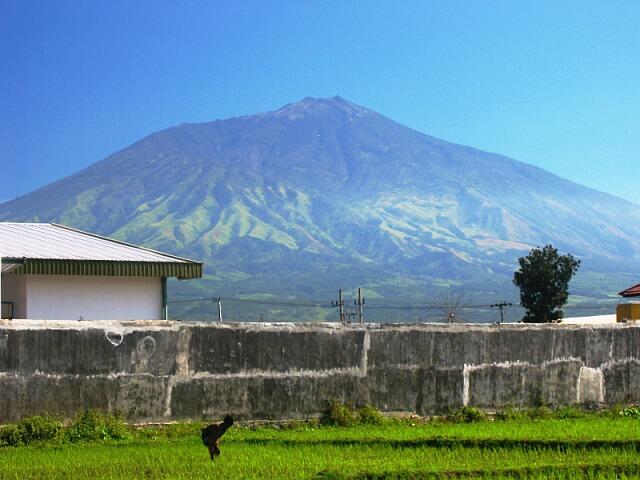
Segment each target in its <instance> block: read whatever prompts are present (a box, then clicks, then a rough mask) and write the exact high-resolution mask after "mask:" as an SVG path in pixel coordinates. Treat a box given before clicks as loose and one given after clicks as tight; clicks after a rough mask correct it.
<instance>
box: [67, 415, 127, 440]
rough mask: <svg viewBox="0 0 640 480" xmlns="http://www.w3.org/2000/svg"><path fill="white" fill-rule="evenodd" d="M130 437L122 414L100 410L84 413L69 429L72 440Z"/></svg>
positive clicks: (68, 435)
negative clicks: (105, 412) (104, 412)
mask: <svg viewBox="0 0 640 480" xmlns="http://www.w3.org/2000/svg"><path fill="white" fill-rule="evenodd" d="M129 437H130V432H129V428H128V427H127V424H126V423H125V422H124V420H123V419H122V417H121V416H120V415H118V414H116V415H108V414H103V413H102V412H100V411H98V410H87V411H86V412H84V413H82V414H81V415H79V416H78V417H77V418H76V420H75V421H74V422H73V423H72V424H71V425H70V426H69V428H68V430H67V438H68V440H69V441H70V442H83V441H96V440H109V439H110V440H122V439H125V438H129Z"/></svg>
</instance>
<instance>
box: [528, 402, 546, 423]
mask: <svg viewBox="0 0 640 480" xmlns="http://www.w3.org/2000/svg"><path fill="white" fill-rule="evenodd" d="M527 415H528V416H529V418H530V419H531V420H545V419H547V418H551V410H549V408H548V407H545V406H544V405H543V406H541V407H533V408H530V409H528V410H527Z"/></svg>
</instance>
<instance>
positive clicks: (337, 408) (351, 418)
mask: <svg viewBox="0 0 640 480" xmlns="http://www.w3.org/2000/svg"><path fill="white" fill-rule="evenodd" d="M323 420H324V423H327V424H329V425H337V426H339V427H352V426H354V425H356V424H357V423H358V415H357V413H356V412H355V411H354V410H353V409H352V408H351V407H350V406H349V405H345V404H344V403H340V402H339V401H338V400H336V399H333V400H329V409H328V410H327V412H326V414H325V416H324V418H323Z"/></svg>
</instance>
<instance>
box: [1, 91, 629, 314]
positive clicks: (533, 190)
mask: <svg viewBox="0 0 640 480" xmlns="http://www.w3.org/2000/svg"><path fill="white" fill-rule="evenodd" d="M0 220H3V221H8V220H12V221H40V222H59V223H63V224H67V225H71V226H74V227H77V228H81V229H85V230H89V231H93V232H97V233H100V234H105V235H109V236H113V237H115V238H119V239H122V240H126V241H129V242H132V243H137V244H143V245H145V246H148V247H151V248H157V249H160V250H164V251H168V252H173V253H176V254H179V255H183V256H187V257H192V258H194V259H198V260H201V261H203V262H204V263H205V265H206V269H205V271H206V274H207V276H206V278H205V279H204V280H202V281H201V282H189V284H177V285H176V287H175V288H174V289H173V290H172V291H173V292H174V293H175V295H178V296H181V297H182V296H199V295H209V296H212V295H223V296H225V295H226V296H237V295H242V294H271V295H274V296H276V297H277V298H280V299H305V298H307V299H319V298H320V299H322V298H325V299H326V300H327V303H328V302H329V301H330V300H331V299H332V297H333V295H334V292H335V291H336V290H337V289H338V288H344V289H354V288H357V287H358V286H362V287H366V288H367V289H369V290H370V291H371V292H372V293H373V294H374V295H376V296H378V297H383V298H392V297H402V298H406V299H423V300H424V299H426V298H429V297H430V296H431V298H433V295H434V293H435V292H437V291H438V290H441V289H442V288H447V287H448V286H451V287H452V288H453V287H456V288H462V289H464V290H466V291H468V292H469V293H470V297H469V298H470V299H482V300H483V301H485V302H488V303H490V302H492V301H494V300H502V299H505V298H508V299H512V300H515V299H516V298H517V291H516V290H515V288H514V287H513V285H511V282H510V280H511V276H512V274H513V271H514V269H515V268H516V265H517V258H518V257H519V256H521V255H522V254H523V253H525V252H527V251H529V250H530V249H531V248H533V247H536V246H539V245H545V244H548V243H552V244H554V245H555V246H557V247H558V248H559V249H560V250H562V251H566V252H570V253H572V254H573V255H575V256H576V257H577V258H580V259H581V260H582V269H581V272H580V273H579V274H578V276H577V277H576V280H575V283H574V284H573V285H572V287H573V289H574V291H575V293H579V294H581V295H584V296H585V297H588V298H596V297H602V296H604V295H610V294H613V293H615V292H616V291H618V290H620V289H622V288H624V287H625V286H628V284H630V283H633V282H634V281H635V282H637V277H635V276H634V275H637V274H638V271H640V236H638V234H637V232H638V231H640V213H639V212H638V207H637V206H636V205H634V204H632V203H630V202H626V201H624V200H622V199H619V198H616V197H613V196H611V195H607V194H604V193H600V192H597V191H594V190H591V189H588V188H585V187H582V186H580V185H577V184H575V183H572V182H570V181H567V180H564V179H562V178H559V177H556V176H554V175H552V174H550V173H548V172H545V171H544V170H541V169H539V168H536V167H533V166H531V165H527V164H524V163H521V162H518V161H515V160H513V159H510V158H506V157H503V156H500V155H496V154H491V153H486V152H482V151H480V150H476V149H473V148H470V147H465V146H461V145H456V144H452V143H448V142H445V141H442V140H438V139H436V138H433V137H430V136H428V135H424V134H422V133H420V132H417V131H415V130H412V129H410V128H407V127H405V126H403V125H400V124H398V123H395V122H393V121H391V120H389V119H387V118H385V117H383V116H381V115H379V114H377V113H375V112H373V111H371V110H368V109H366V108H363V107H359V106H357V105H354V104H352V103H350V102H348V101H346V100H343V99H341V98H339V97H335V98H331V99H313V98H305V99H303V100H301V101H300V102H297V103H294V104H290V105H287V106H285V107H283V108H281V109H279V110H277V111H275V112H267V113H261V114H257V115H252V116H246V117H238V118H231V119H227V120H218V121H214V122H209V123H202V124H184V125H180V126H177V127H173V128H170V129H167V130H164V131H161V132H157V133H154V134H152V135H149V136H148V137H146V138H144V139H142V140H140V141H139V142H137V143H135V144H133V145H131V146H129V147H127V148H125V149H124V150H122V151H120V152H117V153H115V154H113V155H111V156H109V157H107V158H105V159H104V160H102V161H100V162H98V163H96V164H94V165H92V166H90V167H88V168H87V169H85V170H82V171H80V172H78V173H76V174H74V175H72V176H70V177H67V178H63V179H61V180H60V181H58V182H55V183H52V184H50V185H47V186H45V187H43V188H41V189H39V190H37V191H35V192H33V193H30V194H28V195H25V196H23V197H19V198H16V199H14V200H11V201H9V202H5V203H3V204H0ZM594 278H596V279H598V280H597V282H598V283H597V287H593V285H595V283H593V282H592V281H591V280H592V279H594ZM443 285H445V286H443ZM180 308H181V309H182V310H181V312H182V313H184V314H185V315H191V316H193V315H196V314H198V312H200V313H202V314H205V311H206V312H207V313H206V314H207V315H208V314H209V313H211V312H210V311H209V310H208V308H209V307H207V308H206V309H205V308H200V307H199V306H198V305H194V306H193V308H192V309H191V312H190V313H189V312H188V311H185V308H187V310H188V308H189V307H184V306H182V307H180ZM291 312H292V310H291V309H290V310H288V311H287V312H285V311H282V312H280V313H279V315H280V316H281V317H282V318H284V317H287V316H290V314H291ZM271 313H274V311H273V310H272V311H271ZM298 313H300V312H297V313H295V315H297V314H298ZM316 314H317V313H316ZM327 314H328V315H332V313H331V312H328V313H327Z"/></svg>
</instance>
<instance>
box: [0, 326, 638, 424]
mask: <svg viewBox="0 0 640 480" xmlns="http://www.w3.org/2000/svg"><path fill="white" fill-rule="evenodd" d="M332 398H336V399H338V400H341V401H343V402H347V403H351V404H354V405H363V404H366V403H369V404H373V405H375V406H376V407H378V408H380V409H382V410H385V411H405V412H416V413H419V414H423V415H425V414H431V413H442V412H446V411H447V410H448V409H450V408H456V407H459V406H462V405H472V406H478V407H482V408H488V409H493V408H500V407H503V406H505V405H515V406H532V405H538V404H540V403H545V404H550V405H566V404H575V403H584V404H615V403H631V402H638V401H640V327H636V326H635V325H600V326H598V325H589V326H577V325H566V326H565V325H504V324H503V325H434V324H427V325H380V324H370V325H366V326H341V325H336V324H322V323H312V324H222V325H220V324H203V323H199V324H196V323H179V322H160V321H158V322H149V321H147V322H104V321H98V322H85V321H82V322H76V321H74V322H63V321H54V322H43V321H13V322H9V321H2V322H0V422H7V421H14V420H17V419H19V418H21V417H23V416H27V415H33V414H38V413H44V412H48V413H54V414H58V415H62V416H65V417H72V416H73V415H74V414H75V413H76V412H77V411H80V410H84V409H87V408H99V409H103V410H106V411H111V412H114V411H119V412H122V413H123V414H124V416H125V417H126V418H127V419H128V420H131V421H166V420H175V419H212V418H220V417H221V416H222V415H224V414H225V413H232V414H235V415H236V416H238V417H240V418H244V419H250V418H252V419H282V418H307V417H313V416H318V415H320V414H321V412H322V411H323V410H324V409H325V408H326V405H327V401H328V400H329V399H332Z"/></svg>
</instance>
